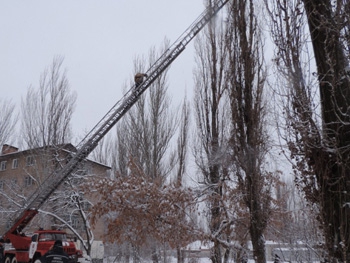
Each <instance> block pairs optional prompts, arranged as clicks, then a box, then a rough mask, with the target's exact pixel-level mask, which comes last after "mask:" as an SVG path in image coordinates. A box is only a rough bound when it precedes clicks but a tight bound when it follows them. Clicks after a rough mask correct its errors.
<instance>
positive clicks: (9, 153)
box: [0, 143, 111, 169]
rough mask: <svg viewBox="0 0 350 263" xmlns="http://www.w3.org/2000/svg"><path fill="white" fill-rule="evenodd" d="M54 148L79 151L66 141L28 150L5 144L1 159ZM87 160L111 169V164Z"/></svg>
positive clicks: (72, 151)
mask: <svg viewBox="0 0 350 263" xmlns="http://www.w3.org/2000/svg"><path fill="white" fill-rule="evenodd" d="M51 149H52V150H54V149H58V150H60V151H63V152H66V153H69V154H74V153H76V152H77V148H76V147H75V146H73V144H71V143H66V144H60V145H57V146H52V145H49V146H44V147H38V148H33V149H27V150H23V151H19V150H18V148H17V147H14V146H11V145H8V144H4V145H3V146H2V149H1V152H0V161H2V160H7V159H10V158H16V156H19V155H29V154H33V152H34V153H35V152H39V151H41V150H51ZM86 160H87V161H89V162H92V163H95V164H97V165H100V166H103V167H105V168H106V169H111V167H110V166H108V165H105V164H102V163H100V162H96V161H94V160H91V159H89V158H86Z"/></svg>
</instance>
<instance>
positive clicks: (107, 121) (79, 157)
mask: <svg viewBox="0 0 350 263" xmlns="http://www.w3.org/2000/svg"><path fill="white" fill-rule="evenodd" d="M228 1H229V0H216V1H215V3H214V4H212V5H211V6H209V7H208V8H206V9H205V10H204V12H203V13H202V14H201V15H200V16H199V17H198V18H197V19H196V20H195V21H194V22H193V23H192V24H191V25H190V26H189V27H188V28H187V29H186V30H185V32H184V33H183V34H182V35H181V36H180V37H179V38H178V39H177V40H176V41H175V42H174V43H173V44H172V45H171V46H170V47H169V48H168V49H167V50H166V51H165V52H164V53H163V54H162V55H161V56H160V57H159V59H158V60H157V61H156V62H154V63H153V65H151V67H150V68H149V69H148V70H147V71H146V72H145V74H146V75H147V77H146V78H145V79H144V80H143V82H142V83H141V84H139V85H136V84H134V85H133V86H132V87H131V88H130V89H129V91H127V92H126V94H124V96H123V97H122V98H121V99H120V100H119V101H118V102H117V103H116V104H115V105H114V106H113V107H112V108H111V109H110V110H109V111H108V112H107V114H106V115H105V116H104V117H103V118H102V119H101V120H100V121H99V122H98V123H97V124H96V126H95V127H94V128H93V129H92V130H91V131H90V132H89V133H88V134H87V135H86V136H85V138H84V139H83V140H82V141H81V142H80V143H79V144H78V145H77V152H76V153H74V155H73V156H72V158H71V159H70V160H69V162H68V163H67V164H66V165H65V166H63V167H62V168H60V169H58V170H56V171H55V172H54V173H52V174H51V175H50V176H48V177H47V179H46V180H45V181H44V182H43V183H42V185H41V186H40V188H39V189H38V190H37V191H36V192H35V193H34V194H33V195H32V196H30V198H28V202H27V204H26V205H25V206H24V208H23V209H21V211H20V212H19V213H18V214H19V216H18V217H17V219H16V220H14V223H13V224H12V226H11V227H10V228H9V229H8V230H7V231H6V232H5V234H4V235H3V238H4V239H9V240H10V241H11V242H12V243H13V241H12V240H14V239H13V237H14V236H17V235H18V233H21V232H22V230H23V229H24V228H25V227H26V226H27V225H28V224H29V223H30V221H31V220H32V219H33V217H34V216H35V215H36V214H37V213H38V209H39V208H40V207H41V206H42V205H43V204H44V202H45V201H46V200H47V199H48V198H49V197H50V195H51V194H52V193H53V192H54V191H55V190H56V189H57V188H58V187H59V186H60V185H61V184H62V183H63V182H64V181H65V180H66V179H67V178H68V177H69V176H70V175H71V174H73V173H74V172H75V171H76V170H77V169H78V166H79V164H80V163H81V162H82V161H83V160H84V159H85V158H86V157H87V156H88V155H89V154H90V153H91V152H92V151H93V150H94V149H95V147H96V146H97V144H98V143H99V141H100V140H101V139H102V138H103V137H104V136H105V135H106V134H107V133H108V132H109V131H110V130H111V129H112V127H113V126H114V125H115V124H116V123H117V122H118V121H119V120H120V119H121V118H122V117H123V116H124V115H125V114H126V113H127V112H128V110H129V109H130V108H131V107H132V106H133V105H134V104H135V103H136V102H137V100H138V99H139V98H140V97H141V95H142V94H143V93H144V92H145V91H146V90H147V88H148V87H149V86H150V85H151V84H152V83H153V82H154V81H155V80H156V79H157V78H158V77H159V76H160V75H161V74H162V73H163V72H164V71H165V70H166V69H167V68H168V67H169V66H170V64H171V63H172V62H173V61H174V60H175V59H176V58H177V57H178V56H179V55H180V54H181V52H182V51H184V49H185V47H186V46H187V45H188V44H189V43H190V41H191V40H192V39H193V38H194V37H195V36H196V35H197V34H198V33H199V32H200V31H201V30H202V29H203V27H204V26H205V25H206V24H207V23H208V22H209V21H210V20H211V19H212V18H213V17H214V16H215V15H216V14H217V13H218V12H219V11H220V10H221V9H222V8H223V7H224V6H225V5H226V4H227V3H228ZM13 246H14V247H15V248H16V244H13ZM18 246H20V245H19V244H18Z"/></svg>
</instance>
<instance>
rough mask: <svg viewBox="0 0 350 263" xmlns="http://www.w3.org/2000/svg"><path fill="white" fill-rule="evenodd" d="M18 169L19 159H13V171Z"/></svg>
mask: <svg viewBox="0 0 350 263" xmlns="http://www.w3.org/2000/svg"><path fill="white" fill-rule="evenodd" d="M17 168H18V159H13V160H12V169H17Z"/></svg>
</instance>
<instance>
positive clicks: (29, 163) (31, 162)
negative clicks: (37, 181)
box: [26, 156, 34, 166]
mask: <svg viewBox="0 0 350 263" xmlns="http://www.w3.org/2000/svg"><path fill="white" fill-rule="evenodd" d="M26 165H27V166H33V165H34V157H33V156H27V160H26Z"/></svg>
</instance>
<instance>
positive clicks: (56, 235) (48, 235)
mask: <svg viewBox="0 0 350 263" xmlns="http://www.w3.org/2000/svg"><path fill="white" fill-rule="evenodd" d="M51 240H62V241H67V236H66V234H61V233H45V234H40V236H39V241H51Z"/></svg>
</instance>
